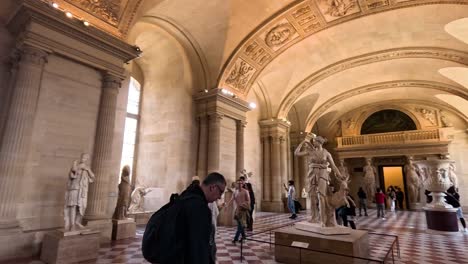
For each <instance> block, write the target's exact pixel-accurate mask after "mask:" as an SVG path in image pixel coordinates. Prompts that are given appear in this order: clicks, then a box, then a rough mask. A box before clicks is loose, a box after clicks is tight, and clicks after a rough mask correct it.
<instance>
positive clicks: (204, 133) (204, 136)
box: [197, 116, 208, 179]
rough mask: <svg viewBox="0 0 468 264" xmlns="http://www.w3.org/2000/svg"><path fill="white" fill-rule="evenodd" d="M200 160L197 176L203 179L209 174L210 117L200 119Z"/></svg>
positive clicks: (198, 161)
mask: <svg viewBox="0 0 468 264" xmlns="http://www.w3.org/2000/svg"><path fill="white" fill-rule="evenodd" d="M198 125H199V135H198V160H197V175H198V176H199V177H200V179H203V178H204V177H205V176H206V175H207V174H208V173H207V150H208V148H207V147H208V117H207V116H200V117H199V118H198Z"/></svg>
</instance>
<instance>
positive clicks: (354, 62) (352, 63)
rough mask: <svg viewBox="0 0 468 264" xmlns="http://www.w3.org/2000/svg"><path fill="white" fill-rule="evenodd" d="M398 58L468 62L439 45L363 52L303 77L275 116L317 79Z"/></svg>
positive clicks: (283, 112)
mask: <svg viewBox="0 0 468 264" xmlns="http://www.w3.org/2000/svg"><path fill="white" fill-rule="evenodd" d="M399 58H433V59H439V60H447V61H453V62H457V63H460V64H463V65H467V64H468V53H466V52H462V51H458V50H453V49H444V48H439V47H406V48H398V49H390V50H382V51H379V52H375V53H369V54H364V55H361V56H357V57H353V58H350V59H346V60H342V61H339V62H337V63H334V64H332V65H329V66H327V67H324V68H322V69H320V70H318V71H316V72H314V73H313V74H311V75H310V76H309V77H308V78H306V79H304V80H303V81H302V82H301V83H299V84H298V85H296V87H294V88H293V89H291V91H289V93H288V95H286V96H285V98H284V99H283V100H282V102H281V105H280V107H279V109H278V112H277V115H276V116H277V118H284V117H286V116H287V113H288V112H289V109H290V108H291V106H292V105H294V103H295V102H296V101H297V99H298V98H299V97H300V96H301V95H302V94H303V93H304V92H305V91H306V90H308V89H309V88H310V87H312V86H313V85H314V84H316V83H318V82H319V81H321V80H323V79H325V78H327V77H330V76H332V75H333V74H337V73H339V72H342V71H344V70H347V69H351V68H354V67H358V66H362V65H366V64H370V63H375V62H380V61H388V60H394V59H399Z"/></svg>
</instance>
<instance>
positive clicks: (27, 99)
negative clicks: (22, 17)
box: [0, 46, 47, 229]
mask: <svg viewBox="0 0 468 264" xmlns="http://www.w3.org/2000/svg"><path fill="white" fill-rule="evenodd" d="M46 59H47V53H46V52H44V51H43V50H41V49H38V48H35V47H32V46H23V47H22V48H21V50H19V61H18V72H17V74H16V81H15V84H14V87H13V90H12V94H11V102H10V109H9V111H8V118H7V120H6V123H5V127H4V134H3V138H4V139H8V140H2V145H1V147H0V229H2V228H14V227H17V226H18V222H17V220H16V210H17V198H18V196H19V194H20V192H19V191H18V190H19V184H20V182H21V179H22V178H23V177H24V172H25V167H26V163H27V158H28V154H29V149H30V145H31V138H32V132H33V124H34V118H35V116H36V109H37V102H38V97H39V90H40V86H41V79H42V72H43V69H44V64H45V63H46Z"/></svg>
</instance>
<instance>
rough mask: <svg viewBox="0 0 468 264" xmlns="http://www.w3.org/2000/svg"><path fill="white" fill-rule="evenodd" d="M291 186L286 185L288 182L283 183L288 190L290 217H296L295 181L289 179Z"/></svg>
mask: <svg viewBox="0 0 468 264" xmlns="http://www.w3.org/2000/svg"><path fill="white" fill-rule="evenodd" d="M288 184H289V187H286V184H283V186H284V189H285V190H286V191H287V192H288V208H289V212H290V213H291V216H290V217H289V218H291V219H296V218H297V215H296V208H295V206H294V199H295V198H296V188H294V181H293V180H290V181H288Z"/></svg>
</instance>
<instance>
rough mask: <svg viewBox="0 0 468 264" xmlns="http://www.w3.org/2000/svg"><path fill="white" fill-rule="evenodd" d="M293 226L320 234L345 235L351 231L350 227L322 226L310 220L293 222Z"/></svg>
mask: <svg viewBox="0 0 468 264" xmlns="http://www.w3.org/2000/svg"><path fill="white" fill-rule="evenodd" d="M294 227H295V228H296V229H298V230H302V231H307V232H312V233H316V234H320V235H328V236H329V235H347V234H350V233H351V230H352V229H350V228H348V227H344V226H340V225H338V226H335V227H322V225H321V224H314V223H310V222H305V221H303V222H299V223H296V224H294Z"/></svg>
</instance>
